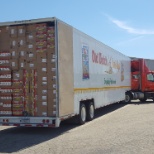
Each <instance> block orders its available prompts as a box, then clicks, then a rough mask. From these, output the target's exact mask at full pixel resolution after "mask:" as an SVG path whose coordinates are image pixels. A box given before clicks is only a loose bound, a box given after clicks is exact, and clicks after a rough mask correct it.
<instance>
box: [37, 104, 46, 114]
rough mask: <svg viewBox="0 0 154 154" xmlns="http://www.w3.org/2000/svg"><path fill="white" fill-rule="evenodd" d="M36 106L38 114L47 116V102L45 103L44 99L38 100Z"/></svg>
mask: <svg viewBox="0 0 154 154" xmlns="http://www.w3.org/2000/svg"><path fill="white" fill-rule="evenodd" d="M36 106H37V112H36V116H47V103H45V102H44V101H43V102H42V101H37V103H36Z"/></svg>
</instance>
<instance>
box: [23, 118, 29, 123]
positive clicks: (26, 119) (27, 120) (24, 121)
mask: <svg viewBox="0 0 154 154" xmlns="http://www.w3.org/2000/svg"><path fill="white" fill-rule="evenodd" d="M29 122H30V119H29V118H23V119H21V123H29Z"/></svg>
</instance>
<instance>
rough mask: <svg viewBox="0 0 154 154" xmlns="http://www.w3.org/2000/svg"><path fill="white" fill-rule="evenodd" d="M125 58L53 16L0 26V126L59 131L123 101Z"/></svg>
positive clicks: (127, 79)
mask: <svg viewBox="0 0 154 154" xmlns="http://www.w3.org/2000/svg"><path fill="white" fill-rule="evenodd" d="M130 77H131V76H130V58H129V57H127V56H125V55H123V54H122V53H120V52H118V51H116V50H114V49H112V48H110V47H109V46H106V45H105V44H103V43H101V42H99V41H97V40H95V39H94V38H92V37H90V36H88V35H86V34H84V33H83V32H81V31H79V30H77V29H75V28H73V27H72V26H70V25H68V24H66V23H64V22H62V21H61V20H59V19H57V18H54V17H53V18H43V19H34V20H24V21H14V22H5V23H0V125H8V126H24V127H25V126H28V127H59V126H60V122H61V121H62V120H65V119H68V118H70V117H73V116H77V118H78V119H77V120H78V122H79V123H80V124H84V123H85V122H86V121H88V120H93V118H94V112H95V109H97V108H100V107H103V106H106V105H109V104H113V103H115V102H119V101H122V100H124V99H125V92H126V91H129V90H130V87H131V82H130Z"/></svg>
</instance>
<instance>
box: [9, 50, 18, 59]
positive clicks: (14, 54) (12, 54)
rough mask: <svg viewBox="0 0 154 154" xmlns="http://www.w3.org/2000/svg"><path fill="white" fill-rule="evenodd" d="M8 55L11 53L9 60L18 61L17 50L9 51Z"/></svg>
mask: <svg viewBox="0 0 154 154" xmlns="http://www.w3.org/2000/svg"><path fill="white" fill-rule="evenodd" d="M10 53H11V59H18V58H19V50H17V49H14V50H13V49H12V50H10Z"/></svg>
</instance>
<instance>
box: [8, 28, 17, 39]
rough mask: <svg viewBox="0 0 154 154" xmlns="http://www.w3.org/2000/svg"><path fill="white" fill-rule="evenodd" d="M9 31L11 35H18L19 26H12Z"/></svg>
mask: <svg viewBox="0 0 154 154" xmlns="http://www.w3.org/2000/svg"><path fill="white" fill-rule="evenodd" d="M9 31H10V36H11V37H17V26H10V28H9Z"/></svg>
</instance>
